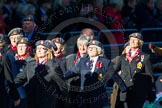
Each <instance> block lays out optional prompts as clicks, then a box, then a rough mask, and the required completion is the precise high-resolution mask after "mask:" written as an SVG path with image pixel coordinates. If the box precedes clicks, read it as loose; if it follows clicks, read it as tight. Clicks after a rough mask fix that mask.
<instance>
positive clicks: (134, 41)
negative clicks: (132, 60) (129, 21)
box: [129, 37, 139, 48]
mask: <svg viewBox="0 0 162 108" xmlns="http://www.w3.org/2000/svg"><path fill="white" fill-rule="evenodd" d="M129 44H130V48H138V47H139V39H138V38H134V37H130V40H129Z"/></svg>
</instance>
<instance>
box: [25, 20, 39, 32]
mask: <svg viewBox="0 0 162 108" xmlns="http://www.w3.org/2000/svg"><path fill="white" fill-rule="evenodd" d="M35 26H36V25H35V23H34V22H32V21H24V22H23V23H22V28H23V31H24V33H26V34H29V33H31V32H33V31H34V29H35Z"/></svg>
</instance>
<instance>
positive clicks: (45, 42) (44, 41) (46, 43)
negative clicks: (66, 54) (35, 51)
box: [35, 40, 51, 49]
mask: <svg viewBox="0 0 162 108" xmlns="http://www.w3.org/2000/svg"><path fill="white" fill-rule="evenodd" d="M35 45H36V46H38V45H42V46H45V47H46V48H49V49H50V48H51V43H50V42H49V40H39V41H37V42H36V44H35Z"/></svg>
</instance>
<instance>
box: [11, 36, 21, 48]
mask: <svg viewBox="0 0 162 108" xmlns="http://www.w3.org/2000/svg"><path fill="white" fill-rule="evenodd" d="M20 37H21V36H20V35H12V36H10V42H11V44H12V45H13V46H16V45H17V42H18V40H19V39H20Z"/></svg>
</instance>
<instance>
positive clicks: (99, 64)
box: [96, 61, 102, 69]
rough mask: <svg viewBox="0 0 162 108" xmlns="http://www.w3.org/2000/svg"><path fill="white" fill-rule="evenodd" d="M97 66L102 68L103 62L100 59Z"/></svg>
mask: <svg viewBox="0 0 162 108" xmlns="http://www.w3.org/2000/svg"><path fill="white" fill-rule="evenodd" d="M96 67H97V68H98V69H101V68H102V62H100V61H98V62H97V63H96Z"/></svg>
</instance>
